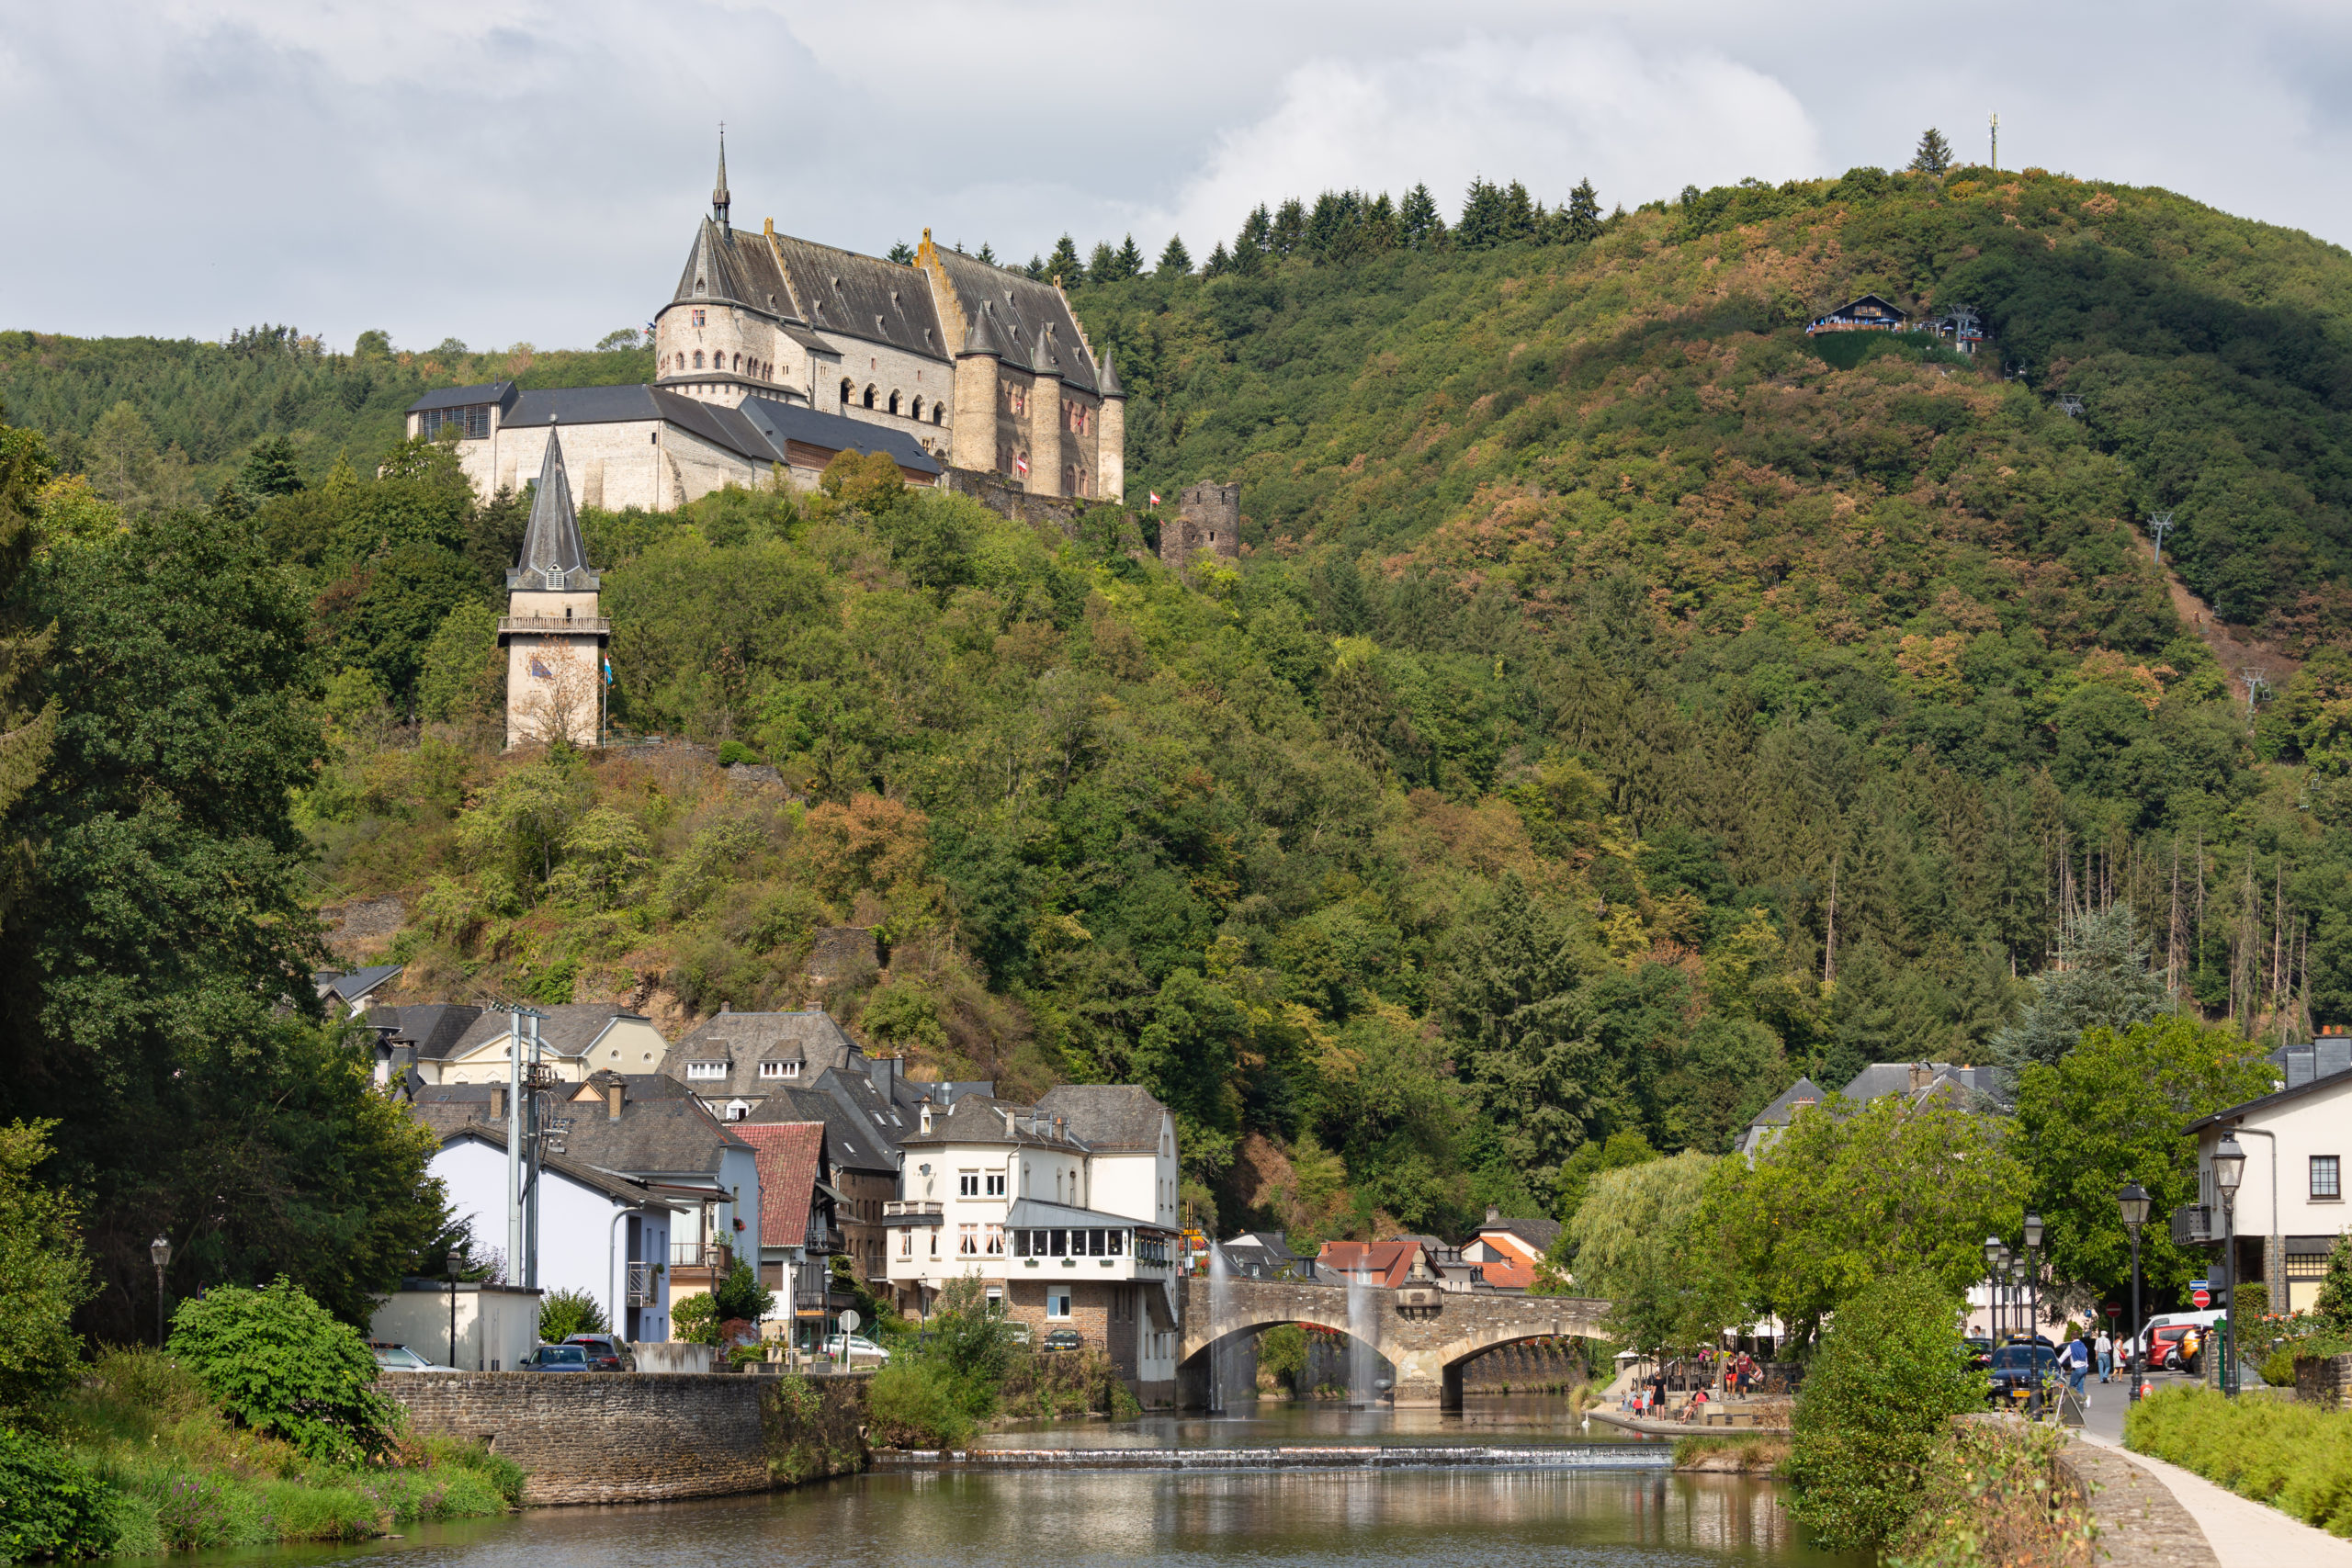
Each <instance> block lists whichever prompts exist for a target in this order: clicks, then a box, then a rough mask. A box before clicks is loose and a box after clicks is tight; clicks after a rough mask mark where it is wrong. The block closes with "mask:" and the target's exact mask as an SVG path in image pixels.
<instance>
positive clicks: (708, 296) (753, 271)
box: [670, 218, 798, 319]
mask: <svg viewBox="0 0 2352 1568" xmlns="http://www.w3.org/2000/svg"><path fill="white" fill-rule="evenodd" d="M670 302H671V303H672V304H673V305H684V304H695V305H741V306H744V307H747V308H748V309H751V310H757V311H759V312H760V313H761V314H763V315H767V316H774V317H776V318H778V319H791V318H794V317H797V315H798V312H797V310H794V309H793V300H792V290H791V288H790V286H789V285H788V284H786V281H785V276H784V274H783V273H782V272H781V271H780V270H778V268H777V266H776V265H775V255H774V254H772V253H771V252H770V251H769V250H768V243H767V238H766V236H764V235H762V234H747V233H744V232H742V231H739V230H735V229H722V228H720V227H719V226H718V221H717V220H715V219H711V218H705V219H703V220H701V221H700V222H699V223H698V224H697V225H696V226H695V239H694V243H693V244H692V245H691V246H689V247H688V248H687V251H686V265H685V266H684V269H683V270H682V271H680V272H679V274H678V287H677V290H676V292H675V293H673V295H672V296H671V299H670Z"/></svg>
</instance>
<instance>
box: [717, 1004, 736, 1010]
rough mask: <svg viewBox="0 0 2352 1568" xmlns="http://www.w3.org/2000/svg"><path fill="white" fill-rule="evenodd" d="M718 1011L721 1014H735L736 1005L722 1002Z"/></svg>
mask: <svg viewBox="0 0 2352 1568" xmlns="http://www.w3.org/2000/svg"><path fill="white" fill-rule="evenodd" d="M718 1010H719V1011H721V1012H733V1011H734V1010H735V1004H734V1003H733V1002H721V1003H719V1004H718Z"/></svg>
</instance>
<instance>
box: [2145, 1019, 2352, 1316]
mask: <svg viewBox="0 0 2352 1568" xmlns="http://www.w3.org/2000/svg"><path fill="white" fill-rule="evenodd" d="M2286 1067H2287V1087H2286V1088H2284V1089H2279V1090H2278V1092H2277V1093H2274V1094H2267V1095H2264V1096H2263V1097H2262V1098H2261V1099H2259V1100H2249V1101H2247V1102H2246V1103H2245V1104H2244V1105H2233V1106H2231V1107H2230V1108H2229V1109H2228V1110H2226V1111H2215V1112H2214V1113H2213V1114H2212V1115H2211V1116H2206V1117H2201V1118H2199V1120H2197V1121H2195V1122H2190V1123H2189V1124H2188V1131H2189V1132H2190V1133H2191V1134H2193V1135H2194V1136H2195V1137H2196V1139H2197V1179H2198V1189H2197V1201H2196V1202H2194V1203H2191V1204H2188V1205H2186V1206H2184V1207H2182V1208H2179V1209H2177V1210H2175V1211H2174V1212H2173V1216H2172V1235H2173V1240H2174V1241H2176V1242H2177V1243H2180V1244H2182V1245H2184V1246H2194V1245H2198V1244H2200V1243H2222V1242H2224V1241H2226V1242H2228V1243H2229V1246H2230V1252H2229V1256H2230V1257H2231V1258H2234V1260H2235V1262H2236V1266H2237V1276H2236V1277H2237V1280H2238V1282H2239V1284H2241V1285H2243V1286H2245V1287H2246V1288H2247V1289H2246V1295H2247V1299H2248V1301H2249V1302H2250V1303H2257V1304H2261V1305H2263V1306H2265V1307H2266V1308H2267V1310H2268V1311H2271V1312H2278V1313H2283V1312H2292V1311H2300V1310H2301V1309H2303V1308H2306V1307H2309V1306H2310V1305H2311V1304H2312V1301H2313V1299H2314V1298H2316V1297H2317V1296H2318V1294H2319V1285H2320V1280H2321V1278H2322V1277H2323V1276H2324V1274H2325V1273H2326V1271H2327V1255H2328V1253H2329V1252H2330V1251H2332V1250H2333V1249H2334V1248H2335V1242H2336V1238H2337V1237H2338V1236H2340V1235H2343V1234H2344V1232H2345V1229H2346V1221H2345V1212H2344V1179H2345V1165H2346V1155H2347V1154H2352V1147H2347V1145H2352V1041H2346V1040H2345V1039H2344V1038H2342V1037H2340V1036H2338V1037H2329V1038H2322V1039H2321V1040H2319V1041H2318V1042H2316V1043H2315V1048H2313V1049H2308V1050H2297V1051H2290V1052H2289V1053H2287V1055H2286ZM2225 1134H2229V1135H2233V1136H2235V1138H2236V1139H2237V1143H2238V1146H2239V1147H2240V1148H2241V1149H2243V1150H2245V1166H2244V1167H2243V1168H2242V1174H2241V1179H2240V1181H2239V1185H2238V1190H2237V1198H2236V1201H2235V1202H2234V1204H2233V1205H2231V1212H2230V1213H2228V1215H2227V1222H2228V1223H2227V1224H2225V1223H2224V1211H2223V1205H2222V1194H2221V1192H2220V1190H2218V1189H2217V1187H2216V1185H2215V1183H2214V1180H2213V1153H2214V1150H2215V1149H2216V1148H2218V1147H2219V1146H2220V1145H2221V1142H2222V1137H2223V1136H2224V1135H2225ZM2220 1261H2221V1260H2220V1259H2219V1258H2217V1259H2216V1268H2217V1272H2216V1273H2215V1275H2214V1280H2215V1282H2216V1283H2219V1282H2220V1281H2221V1279H2222V1275H2221V1274H2220V1273H2219V1272H2218V1269H2219V1265H2220Z"/></svg>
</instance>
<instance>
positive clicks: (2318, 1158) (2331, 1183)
mask: <svg viewBox="0 0 2352 1568" xmlns="http://www.w3.org/2000/svg"><path fill="white" fill-rule="evenodd" d="M2343 1196H2344V1168H2343V1163H2342V1157H2341V1156H2337V1155H2313V1156H2312V1197H2314V1198H2341V1197H2343Z"/></svg>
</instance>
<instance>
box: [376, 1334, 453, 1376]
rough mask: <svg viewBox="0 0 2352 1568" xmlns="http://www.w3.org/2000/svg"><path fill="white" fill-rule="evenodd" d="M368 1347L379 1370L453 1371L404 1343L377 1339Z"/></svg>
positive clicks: (451, 1368)
mask: <svg viewBox="0 0 2352 1568" xmlns="http://www.w3.org/2000/svg"><path fill="white" fill-rule="evenodd" d="M368 1350H369V1351H370V1352H372V1353H373V1354H374V1356H375V1358H376V1365H377V1367H378V1368H379V1370H380V1371H387V1372H454V1371H457V1370H458V1369H457V1368H455V1367H445V1366H443V1365H441V1363H440V1362H438V1361H428V1360H426V1359H424V1357H422V1356H420V1355H418V1354H417V1353H416V1352H415V1351H413V1350H412V1349H410V1348H408V1347H407V1346H405V1345H394V1344H392V1343H390V1341H388V1340H382V1339H377V1340H371V1341H370V1342H369V1343H368Z"/></svg>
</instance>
